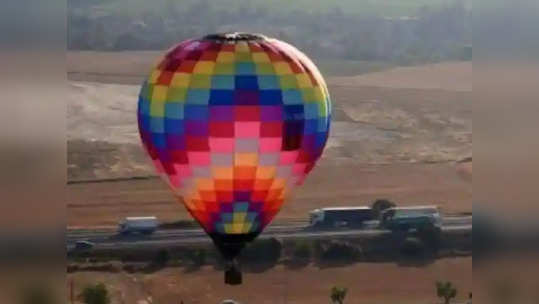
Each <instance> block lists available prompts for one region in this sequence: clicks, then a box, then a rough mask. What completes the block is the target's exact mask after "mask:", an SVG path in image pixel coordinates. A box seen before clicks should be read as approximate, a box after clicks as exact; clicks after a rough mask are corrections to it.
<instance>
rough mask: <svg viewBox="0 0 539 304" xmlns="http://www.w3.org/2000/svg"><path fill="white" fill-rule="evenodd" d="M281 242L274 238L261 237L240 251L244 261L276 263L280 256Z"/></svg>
mask: <svg viewBox="0 0 539 304" xmlns="http://www.w3.org/2000/svg"><path fill="white" fill-rule="evenodd" d="M281 251H282V244H281V242H279V240H277V239H275V238H270V239H261V240H257V241H255V242H253V243H251V244H250V245H249V246H247V247H246V248H245V249H244V250H243V251H242V253H241V256H240V259H241V260H242V261H243V262H246V263H267V264H272V265H273V264H276V263H277V262H278V261H279V259H280V258H281Z"/></svg>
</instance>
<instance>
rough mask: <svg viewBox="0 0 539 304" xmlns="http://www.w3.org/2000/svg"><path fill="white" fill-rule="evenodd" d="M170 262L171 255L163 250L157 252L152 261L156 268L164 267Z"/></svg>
mask: <svg viewBox="0 0 539 304" xmlns="http://www.w3.org/2000/svg"><path fill="white" fill-rule="evenodd" d="M169 260H170V254H169V253H168V251H167V250H164V249H163V250H159V251H158V252H157V254H156V255H155V256H154V258H153V260H152V263H153V264H154V265H155V266H160V267H163V266H165V265H166V264H167V263H168V261H169Z"/></svg>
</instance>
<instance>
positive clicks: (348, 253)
mask: <svg viewBox="0 0 539 304" xmlns="http://www.w3.org/2000/svg"><path fill="white" fill-rule="evenodd" d="M360 257H361V250H360V249H359V248H358V247H355V246H354V245H351V244H348V243H345V242H331V243H330V244H329V245H328V246H327V247H326V248H325V250H324V251H323V253H322V257H321V258H322V260H326V261H342V262H354V261H357V260H358V259H359V258H360Z"/></svg>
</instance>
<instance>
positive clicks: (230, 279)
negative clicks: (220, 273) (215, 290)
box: [225, 265, 243, 285]
mask: <svg viewBox="0 0 539 304" xmlns="http://www.w3.org/2000/svg"><path fill="white" fill-rule="evenodd" d="M242 282H243V278H242V273H241V271H240V270H239V268H238V266H237V265H231V266H230V267H229V268H228V269H227V270H226V271H225V284H227V285H241V283H242Z"/></svg>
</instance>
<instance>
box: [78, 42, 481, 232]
mask: <svg viewBox="0 0 539 304" xmlns="http://www.w3.org/2000/svg"><path fill="white" fill-rule="evenodd" d="M158 54H159V52H126V53H122V54H119V53H94V52H70V53H69V54H68V70H69V72H70V74H69V77H70V79H71V80H72V81H71V83H70V87H69V92H70V95H69V96H70V100H69V101H70V102H69V106H68V139H69V141H68V165H69V170H68V178H69V180H71V181H77V180H79V181H80V180H95V179H103V178H126V177H131V176H148V175H153V174H154V173H153V168H152V167H151V166H150V164H149V162H148V161H147V157H146V155H145V154H144V152H143V151H142V149H141V147H140V144H139V139H138V133H137V126H136V116H135V110H136V100H137V94H138V90H139V86H138V85H133V84H134V83H137V84H138V83H140V81H141V80H142V78H143V75H145V74H146V71H147V70H148V69H149V68H150V67H151V65H152V64H153V62H155V58H156V56H157V55H158ZM453 76H454V77H453ZM457 76H458V77H457ZM470 77H471V63H445V64H437V65H431V66H425V67H409V68H397V69H394V70H389V71H386V72H377V73H371V74H365V75H360V76H354V77H330V78H329V79H328V83H329V85H330V92H331V94H332V99H333V124H332V129H331V136H330V139H329V141H328V145H327V147H326V150H325V152H324V155H323V158H322V159H321V161H320V163H319V165H318V166H317V168H316V169H315V170H314V171H313V172H312V173H311V176H310V177H309V178H308V179H307V181H306V182H305V184H304V185H303V186H302V187H300V188H299V189H298V190H297V192H296V194H295V196H294V197H293V198H291V199H290V200H289V201H288V203H287V204H286V205H285V207H284V208H283V210H282V212H281V213H280V214H279V216H278V218H277V220H283V219H289V218H299V219H305V218H306V217H307V212H308V211H309V210H311V209H314V208H317V207H320V206H335V205H358V204H367V203H370V202H372V201H373V200H374V199H376V198H388V199H391V200H394V201H396V202H398V203H399V204H402V205H406V204H417V203H422V204H437V205H439V206H441V207H442V208H443V210H444V211H445V212H447V213H456V212H470V211H471V209H472V186H471V165H470V168H469V170H468V169H467V168H465V166H466V165H465V164H458V163H457V161H459V160H460V159H464V158H468V157H471V147H472V140H471V134H472V133H471V132H472V122H471V111H472V110H471V91H470V90H468V89H471V88H469V85H470V82H469V79H470ZM74 80H80V81H74ZM88 81H99V82H101V83H96V82H88ZM107 82H110V83H107ZM119 83H120V84H119ZM468 171H469V172H468ZM145 214H152V215H156V216H158V217H159V218H160V219H162V220H164V221H170V220H176V219H184V218H187V214H186V212H185V210H184V208H183V207H182V206H181V205H179V204H178V203H177V202H175V201H174V200H173V198H172V196H171V195H170V194H169V192H168V190H167V189H166V188H165V186H164V183H162V182H161V181H160V180H158V179H150V180H136V181H119V182H105V183H82V184H70V185H68V224H69V226H78V227H80V226H110V225H115V224H116V223H117V221H118V220H119V219H120V218H122V217H124V216H127V215H145Z"/></svg>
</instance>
